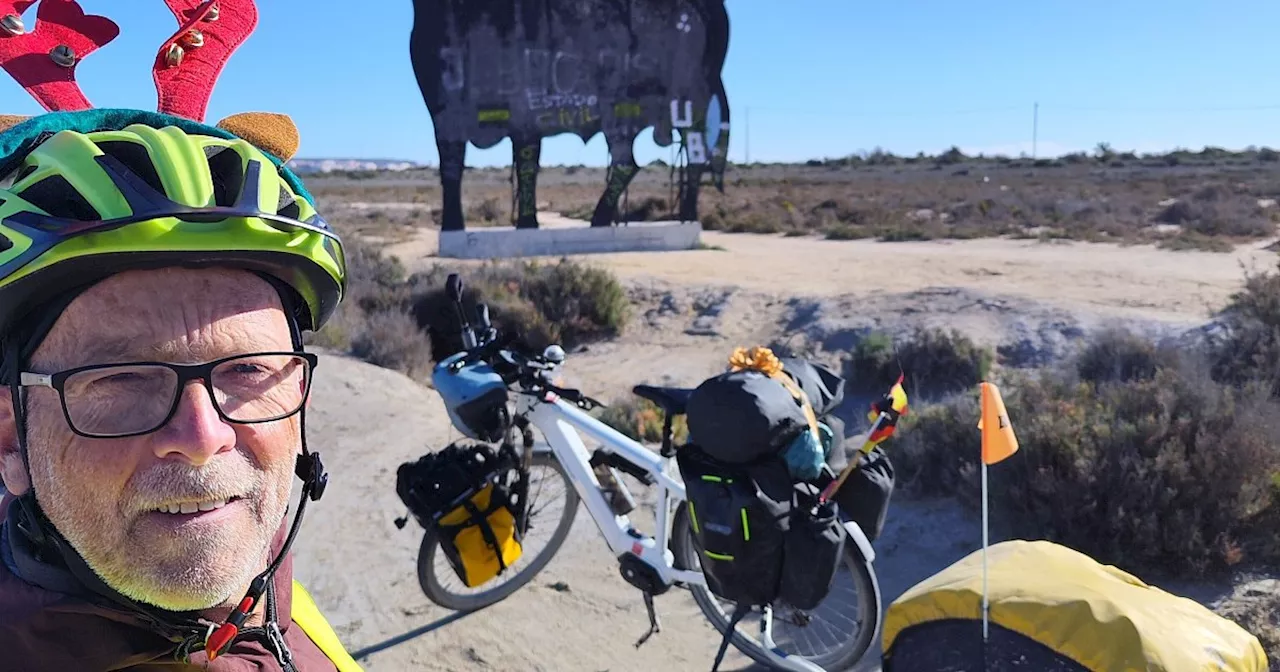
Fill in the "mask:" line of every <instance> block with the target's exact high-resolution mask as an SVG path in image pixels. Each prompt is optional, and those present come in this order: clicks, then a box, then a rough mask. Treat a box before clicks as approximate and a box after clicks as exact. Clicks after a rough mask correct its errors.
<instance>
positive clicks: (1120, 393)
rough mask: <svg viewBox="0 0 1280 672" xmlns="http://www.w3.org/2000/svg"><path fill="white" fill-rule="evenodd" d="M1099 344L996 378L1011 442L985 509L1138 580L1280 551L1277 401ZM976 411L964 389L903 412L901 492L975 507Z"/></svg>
mask: <svg viewBox="0 0 1280 672" xmlns="http://www.w3.org/2000/svg"><path fill="white" fill-rule="evenodd" d="M1106 339H1108V340H1109V341H1110V344H1101V345H1098V344H1095V346H1094V347H1092V348H1090V350H1089V351H1087V352H1086V353H1085V354H1084V355H1082V359H1081V360H1079V361H1077V362H1075V363H1074V366H1073V367H1068V368H1066V369H1065V370H1050V371H1042V372H1037V373H1029V374H1022V375H1019V376H1016V377H1013V378H1011V379H1009V380H1006V381H1003V383H1002V385H1001V389H1002V391H1003V393H1004V395H1003V396H1004V399H1005V403H1006V406H1007V408H1008V412H1009V418H1010V420H1011V422H1012V424H1013V427H1014V431H1015V432H1016V434H1017V436H1018V442H1019V444H1020V446H1021V449H1020V451H1019V452H1018V453H1017V454H1016V455H1014V456H1013V457H1012V458H1010V459H1008V460H1007V461H1006V462H1003V463H1001V464H998V465H996V466H994V467H992V470H993V471H995V472H997V473H998V474H999V480H998V483H999V484H1000V487H997V488H993V490H992V493H991V494H992V507H993V510H999V511H1001V512H1003V514H1004V515H1006V516H1007V517H1008V519H1009V522H1010V525H1011V532H1012V534H1014V535H1015V536H1019V537H1034V538H1046V539H1050V540H1052V541H1056V542H1059V543H1063V544H1066V545H1068V546H1071V547H1073V548H1078V549H1080V550H1081V551H1082V552H1085V553H1087V554H1089V555H1090V556H1092V557H1095V558H1097V559H1098V560H1099V561H1100V562H1104V563H1112V564H1116V565H1119V566H1122V567H1125V568H1126V569H1129V570H1131V571H1135V572H1137V573H1139V574H1144V575H1145V574H1152V575H1154V576H1173V575H1177V576H1181V577H1186V576H1189V575H1190V576H1199V575H1204V574H1208V573H1213V572H1218V571H1223V570H1226V569H1228V568H1229V567H1231V566H1233V565H1236V564H1238V563H1240V562H1259V563H1261V562H1273V561H1275V560H1278V559H1280V543H1277V539H1280V534H1278V533H1280V516H1277V515H1276V508H1277V507H1276V502H1275V501H1274V497H1275V494H1276V486H1275V484H1274V476H1273V475H1274V474H1276V473H1277V471H1278V470H1280V405H1277V403H1276V402H1275V401H1274V400H1272V399H1270V398H1268V397H1267V395H1266V394H1265V393H1264V391H1261V390H1259V389H1258V388H1257V387H1256V386H1252V387H1250V386H1245V387H1240V388H1237V387H1233V386H1228V385H1222V384H1219V383H1216V382H1214V381H1213V380H1212V379H1211V378H1210V376H1209V367H1208V366H1207V365H1205V364H1204V363H1203V362H1202V361H1200V360H1198V359H1197V358H1196V357H1195V356H1186V357H1182V358H1176V359H1175V358H1172V357H1171V356H1169V357H1166V356H1164V355H1161V354H1160V353H1159V352H1158V351H1144V350H1143V349H1141V348H1135V347H1132V345H1131V343H1129V342H1128V341H1126V340H1125V339H1121V338H1118V337H1117V336H1115V334H1111V335H1109V336H1107V337H1106ZM1153 366H1154V370H1152V367H1153ZM1081 374H1086V375H1083V376H1082V375H1081ZM978 411H979V409H978V401H977V392H976V390H969V391H967V392H965V393H963V394H961V395H958V396H955V397H952V398H951V399H948V400H946V401H945V402H943V403H940V404H937V405H934V406H926V407H917V408H916V409H915V413H914V414H913V415H911V416H909V417H908V419H907V420H906V422H905V424H904V429H903V431H902V434H901V436H902V443H901V445H900V447H899V452H898V460H897V461H898V464H899V474H900V475H901V477H902V479H903V480H904V481H905V482H906V485H907V487H908V488H910V489H913V490H917V491H927V492H934V493H950V494H956V495H959V496H960V497H961V499H962V500H963V501H966V502H968V503H970V504H976V502H977V493H978V492H979V483H978V475H979V474H978V463H977V458H978V453H979V450H978V445H979V438H980V437H979V433H978V431H977V429H976V428H975V423H976V421H977V418H978ZM993 478H994V476H993Z"/></svg>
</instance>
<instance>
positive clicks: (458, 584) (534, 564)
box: [418, 453, 579, 611]
mask: <svg viewBox="0 0 1280 672" xmlns="http://www.w3.org/2000/svg"><path fill="white" fill-rule="evenodd" d="M578 502H579V498H578V491H577V490H574V489H573V484H571V483H570V482H569V476H568V474H566V473H565V471H564V467H562V466H560V462H559V460H557V459H556V458H555V456H554V455H552V454H550V453H536V454H534V456H533V459H532V461H531V464H530V467H529V494H528V513H529V529H528V531H527V532H526V533H525V536H524V539H522V540H521V546H522V547H523V553H522V554H521V555H520V559H519V560H517V561H516V562H515V564H513V565H511V566H510V567H508V568H507V569H506V571H504V572H502V573H501V574H499V575H498V576H496V577H494V578H493V579H491V580H489V581H488V582H486V583H484V584H482V585H479V586H476V587H474V588H470V587H468V586H467V585H466V584H464V583H463V582H462V580H461V579H459V578H458V575H457V574H456V573H454V571H453V567H451V566H450V565H449V561H448V559H447V558H445V556H444V552H443V551H442V550H441V549H440V537H439V535H438V534H437V533H436V530H435V528H434V527H433V528H430V529H428V530H426V532H425V533H424V534H423V535H422V545H421V546H420V548H419V550H418V584H419V585H420V586H421V587H422V592H423V593H425V594H426V596H427V598H428V599H430V600H431V601H432V602H435V603H436V604H438V605H440V606H442V607H444V608H446V609H454V610H456V611H475V610H476V609H483V608H484V607H487V606H489V605H491V604H495V603H497V602H501V601H502V600H505V599H506V598H507V597H509V596H510V595H511V594H512V593H514V592H516V591H517V590H519V589H520V588H521V587H522V586H524V585H525V584H527V583H529V582H530V581H532V580H533V577H535V576H537V575H538V572H540V571H542V568H543V567H546V566H547V563H548V562H551V558H553V557H555V554H556V552H557V551H559V550H560V547H561V546H562V545H563V544H564V540H565V539H566V538H568V536H569V528H570V527H572V526H573V517H574V515H575V514H576V513H577V511H578Z"/></svg>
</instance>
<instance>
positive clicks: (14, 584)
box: [0, 494, 337, 672]
mask: <svg viewBox="0 0 1280 672" xmlns="http://www.w3.org/2000/svg"><path fill="white" fill-rule="evenodd" d="M12 501H13V497H12V495H8V494H6V495H5V496H4V498H3V499H0V518H3V520H4V523H3V525H2V526H0V558H2V559H3V562H0V669H2V670H5V671H8V670H14V671H15V672H16V671H17V670H21V672H67V671H68V670H76V671H77V672H99V671H102V672H106V671H108V670H109V671H110V672H117V671H125V670H127V671H129V672H196V671H197V670H207V671H209V672H281V671H282V670H284V669H285V668H284V667H283V666H282V665H281V664H280V662H279V661H278V660H277V658H276V652H275V648H274V647H273V646H272V645H271V644H270V643H269V640H268V639H267V637H266V633H265V631H261V630H260V631H259V632H256V633H255V632H254V631H253V629H252V628H246V632H244V633H242V634H241V636H240V637H237V639H236V641H235V643H233V644H232V646H231V648H230V650H228V651H227V653H225V654H223V655H222V656H219V657H218V659H217V660H216V661H214V662H212V663H210V662H209V661H208V659H207V658H206V657H205V654H204V652H203V651H200V652H196V653H193V654H191V656H190V662H189V663H182V662H181V661H180V660H178V659H175V652H176V651H177V650H178V643H177V642H173V641H169V640H167V639H165V638H164V637H163V636H161V635H160V634H158V633H157V632H156V631H155V630H154V629H153V628H151V627H150V626H149V625H148V624H147V623H146V621H145V619H144V618H143V617H142V616H140V615H137V614H133V613H130V612H129V611H128V610H127V609H125V608H124V607H117V606H115V605H112V604H110V603H109V602H107V601H106V600H105V599H103V598H101V597H98V596H96V595H95V594H93V593H91V592H90V591H88V590H87V589H86V588H85V587H84V586H83V584H81V583H80V582H79V581H77V580H76V579H75V577H74V576H73V574H72V573H71V572H70V571H68V570H67V569H66V567H64V566H62V565H61V563H56V564H54V563H46V562H40V561H38V560H37V559H36V557H35V555H34V553H33V552H32V546H31V544H30V542H29V540H27V538H26V536H25V535H24V534H23V533H22V532H20V531H19V530H18V529H17V525H16V523H15V522H14V518H15V516H13V515H10V513H9V504H10V503H11V502H12ZM287 531H288V528H287V525H282V526H281V528H280V531H279V532H278V533H277V534H276V538H275V541H274V542H273V551H278V550H279V549H280V547H281V546H282V545H283V543H284V538H285V534H286V532H287ZM292 579H293V559H292V556H290V557H286V558H285V560H284V562H282V563H281V565H280V569H279V571H277V572H276V574H275V577H274V580H273V581H272V584H273V586H274V592H275V606H276V612H277V614H279V615H280V621H281V622H280V624H279V625H280V630H281V632H282V634H283V635H284V641H285V643H286V645H287V646H288V648H289V650H290V653H291V655H292V659H293V660H292V663H293V668H294V669H295V670H297V672H336V671H337V668H336V667H335V666H334V664H333V663H332V662H331V661H330V660H329V659H328V658H327V657H326V656H325V654H324V653H323V652H321V651H320V649H319V647H317V646H316V645H315V644H314V643H313V642H312V641H311V639H310V638H308V637H307V635H306V633H304V632H303V631H302V628H300V627H297V626H296V625H294V624H293V622H292V619H290V618H288V617H287V615H288V614H290V613H291V612H290V607H291V602H292V599H291V595H292V585H293V580H292Z"/></svg>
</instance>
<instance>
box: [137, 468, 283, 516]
mask: <svg viewBox="0 0 1280 672" xmlns="http://www.w3.org/2000/svg"><path fill="white" fill-rule="evenodd" d="M263 478H264V474H262V473H261V472H260V471H258V470H257V469H255V468H254V467H253V465H251V464H250V463H249V461H248V460H247V459H245V458H244V457H243V456H242V455H241V456H240V457H239V458H236V457H231V456H226V457H223V458H221V459H217V460H213V461H211V462H209V463H207V464H204V465H202V466H199V467H197V466H193V465H190V464H183V463H181V462H162V463H159V464H157V465H155V466H154V467H152V468H150V469H148V470H146V471H145V472H141V473H139V474H135V475H134V477H133V479H131V483H130V485H131V487H130V490H131V491H132V492H133V493H134V495H133V496H132V497H131V501H130V503H129V506H128V507H127V509H126V510H127V511H129V512H132V513H142V512H146V511H154V510H156V509H159V508H161V507H163V506H169V505H172V504H183V503H188V502H190V503H195V502H207V501H211V500H224V499H232V498H240V499H252V498H253V497H254V495H256V494H258V493H260V492H261V491H262V488H263V482H262V481H263Z"/></svg>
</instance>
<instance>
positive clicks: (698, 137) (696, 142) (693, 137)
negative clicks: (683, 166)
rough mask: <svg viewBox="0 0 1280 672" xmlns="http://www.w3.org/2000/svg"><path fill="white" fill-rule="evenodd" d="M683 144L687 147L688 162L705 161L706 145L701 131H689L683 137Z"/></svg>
mask: <svg viewBox="0 0 1280 672" xmlns="http://www.w3.org/2000/svg"><path fill="white" fill-rule="evenodd" d="M685 144H686V145H687V146H688V148H689V163H706V162H707V145H706V143H705V142H703V140H702V134H701V133H699V132H698V131H690V132H689V135H688V136H686V137H685Z"/></svg>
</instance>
